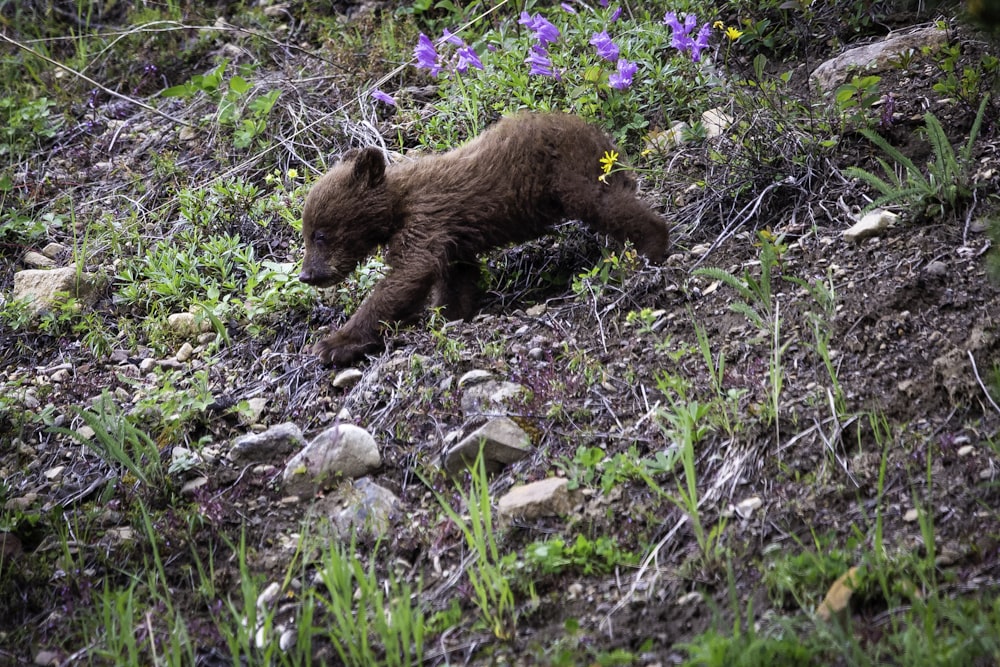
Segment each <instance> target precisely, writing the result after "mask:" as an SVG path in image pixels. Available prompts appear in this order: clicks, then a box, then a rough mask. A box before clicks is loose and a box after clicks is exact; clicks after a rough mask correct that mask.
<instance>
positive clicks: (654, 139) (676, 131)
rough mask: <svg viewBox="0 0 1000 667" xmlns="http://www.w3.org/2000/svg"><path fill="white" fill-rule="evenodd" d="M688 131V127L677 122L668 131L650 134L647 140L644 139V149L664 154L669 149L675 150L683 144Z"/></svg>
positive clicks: (681, 122)
mask: <svg viewBox="0 0 1000 667" xmlns="http://www.w3.org/2000/svg"><path fill="white" fill-rule="evenodd" d="M690 129H691V126H690V125H688V124H687V123H685V122H684V121H681V120H679V121H677V122H675V123H674V124H673V125H671V126H670V129H668V130H663V131H660V132H650V133H649V138H648V139H646V146H645V149H646V150H651V151H657V152H659V153H665V152H666V151H669V150H670V149H671V148H676V147H677V146H680V145H681V144H683V143H684V135H685V133H686V132H687V131H688V130H690Z"/></svg>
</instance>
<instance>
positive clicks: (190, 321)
mask: <svg viewBox="0 0 1000 667" xmlns="http://www.w3.org/2000/svg"><path fill="white" fill-rule="evenodd" d="M167 327H169V328H170V330H171V331H173V332H175V333H178V334H180V335H182V336H192V335H194V334H197V333H201V332H204V331H208V330H209V329H211V328H212V322H211V321H210V320H209V319H208V318H205V319H203V320H202V321H201V322H198V317H197V315H195V314H194V313H171V314H170V315H168V316H167Z"/></svg>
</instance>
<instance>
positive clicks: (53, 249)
mask: <svg viewBox="0 0 1000 667" xmlns="http://www.w3.org/2000/svg"><path fill="white" fill-rule="evenodd" d="M67 250H68V248H67V247H66V246H64V245H63V244H61V243H54V242H53V243H49V244H46V246H45V247H44V248H42V254H43V255H45V256H46V257H48V258H49V259H59V255H61V254H63V253H64V252H66V251H67Z"/></svg>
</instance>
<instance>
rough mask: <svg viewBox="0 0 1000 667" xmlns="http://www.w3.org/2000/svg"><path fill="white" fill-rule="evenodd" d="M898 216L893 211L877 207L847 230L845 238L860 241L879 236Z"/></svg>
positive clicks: (855, 241)
mask: <svg viewBox="0 0 1000 667" xmlns="http://www.w3.org/2000/svg"><path fill="white" fill-rule="evenodd" d="M898 217H899V216H898V215H896V214H895V213H893V212H892V211H886V210H884V209H880V208H877V209H875V210H874V211H872V212H871V213H868V214H867V215H865V216H863V217H862V218H861V219H860V220H858V221H857V222H856V223H854V224H853V225H852V226H851V227H850V229H847V230H845V231H844V240H846V241H853V242H854V243H860V242H861V241H864V240H865V239H867V238H870V237H872V236H878V235H879V234H881V233H882V232H884V231H885V230H886V229H888V227H889V225H890V224H892V223H893V222H895V221H896V219H897V218H898Z"/></svg>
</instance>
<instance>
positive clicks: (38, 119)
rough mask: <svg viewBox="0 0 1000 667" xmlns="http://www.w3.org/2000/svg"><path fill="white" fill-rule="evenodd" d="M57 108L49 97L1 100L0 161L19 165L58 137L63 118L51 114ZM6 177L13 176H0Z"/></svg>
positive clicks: (1, 174) (5, 97)
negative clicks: (46, 142)
mask: <svg viewBox="0 0 1000 667" xmlns="http://www.w3.org/2000/svg"><path fill="white" fill-rule="evenodd" d="M55 105H56V103H55V102H54V101H53V100H50V99H49V98H47V97H39V98H36V99H28V98H26V97H16V96H6V95H5V96H3V97H0V157H3V158H5V160H4V161H5V162H6V163H7V164H8V165H14V164H17V162H19V161H20V160H21V158H23V157H24V156H25V155H27V154H29V153H31V152H34V151H36V150H38V149H40V148H41V147H42V145H43V144H44V143H45V141H47V140H49V139H52V138H53V137H55V136H56V135H57V134H58V133H59V130H60V129H61V128H62V125H63V118H62V117H61V116H55V115H53V114H52V107H54V106H55ZM3 177H7V178H9V177H10V174H6V173H0V178H3ZM0 189H2V188H0Z"/></svg>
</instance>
